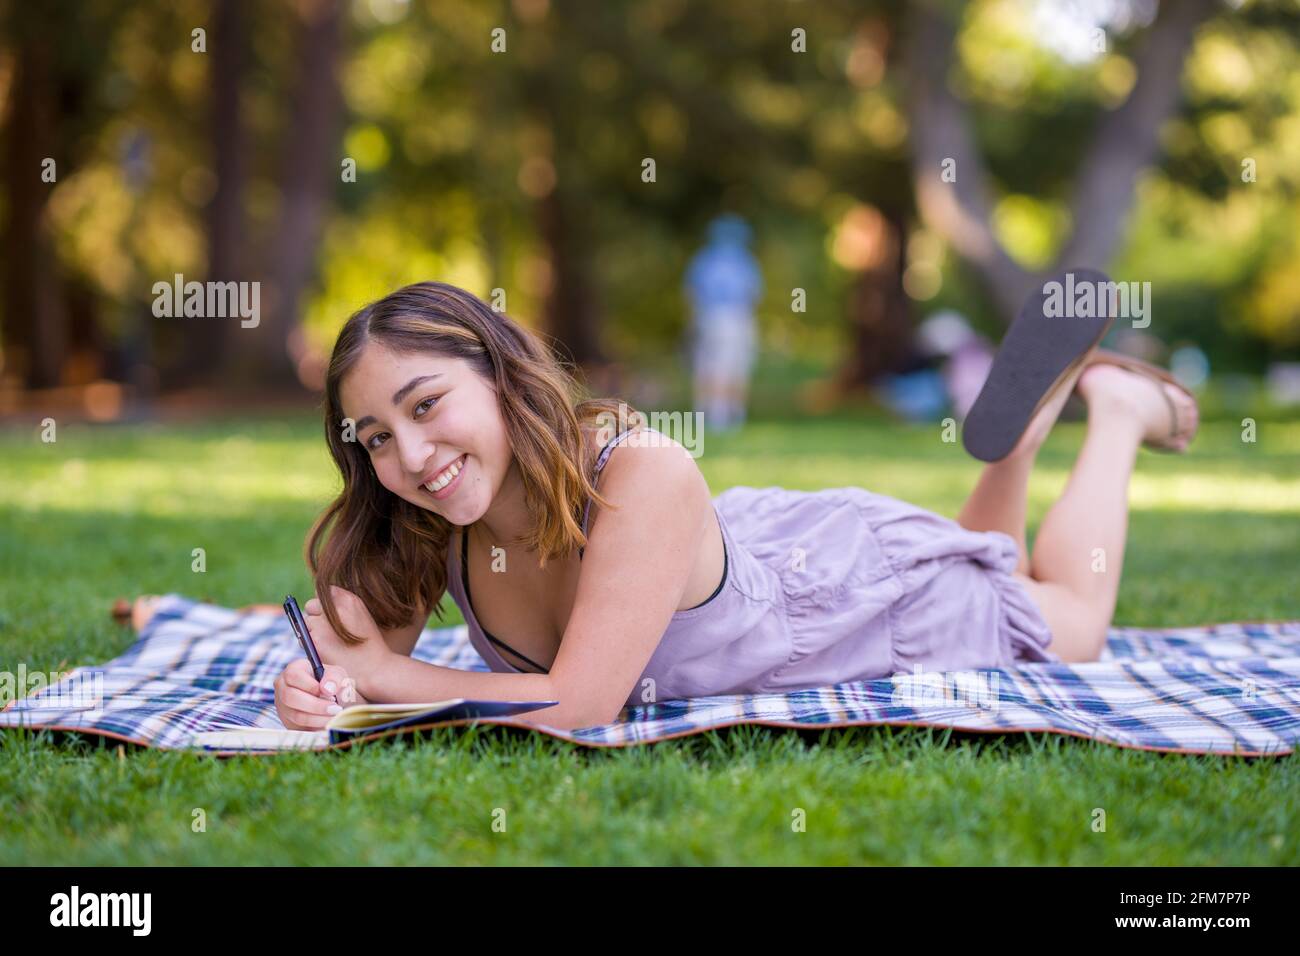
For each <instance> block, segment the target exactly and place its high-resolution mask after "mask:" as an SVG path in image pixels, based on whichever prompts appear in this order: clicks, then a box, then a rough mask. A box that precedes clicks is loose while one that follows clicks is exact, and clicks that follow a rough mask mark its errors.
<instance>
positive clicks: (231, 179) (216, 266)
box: [165, 0, 249, 387]
mask: <svg viewBox="0 0 1300 956" xmlns="http://www.w3.org/2000/svg"><path fill="white" fill-rule="evenodd" d="M247 29H248V27H247V22H246V21H245V19H244V11H243V7H242V4H241V2H240V0H216V2H215V4H214V13H213V23H212V35H211V37H210V38H209V41H208V54H207V55H208V56H209V57H211V61H210V65H211V74H210V78H211V92H212V140H211V142H212V155H213V157H214V166H215V169H214V172H215V174H216V178H217V188H216V191H215V192H214V193H213V195H212V200H211V202H210V203H209V205H208V209H207V220H208V274H207V276H206V279H207V280H208V281H210V282H241V281H246V280H247V279H248V278H249V277H248V276H247V275H246V274H245V272H244V261H243V259H244V257H243V254H242V251H241V250H242V249H243V248H244V245H245V243H246V242H247V234H246V225H245V216H244V186H245V183H246V180H247V172H246V159H245V155H244V152H245V135H244V124H243V121H242V118H241V116H240V104H239V86H240V81H241V79H242V77H243V73H244V64H245V60H246V56H247V43H248V37H247ZM193 278H194V279H196V280H197V279H199V278H200V277H198V276H194V277H193ZM185 279H186V281H187V282H188V281H190V279H191V277H190V276H186V277H185ZM177 305H178V307H179V303H178V304H177ZM170 321H174V322H176V323H183V324H181V326H180V327H181V328H182V329H183V330H184V336H185V337H184V345H183V347H182V350H181V351H182V354H181V359H180V362H179V363H178V364H177V365H176V366H175V367H173V368H172V369H170V370H169V371H168V374H167V376H166V377H165V384H166V385H167V386H168V387H184V386H190V385H206V384H215V383H216V382H217V380H218V378H219V377H220V375H221V372H222V366H223V365H224V363H225V361H226V356H227V354H228V352H229V347H230V339H231V337H232V336H233V335H234V334H235V332H236V330H239V331H246V330H243V329H241V328H240V325H239V322H240V320H239V318H238V317H237V316H235V317H227V318H220V317H217V316H203V317H200V318H193V317H191V318H185V317H177V318H174V319H172V320H170Z"/></svg>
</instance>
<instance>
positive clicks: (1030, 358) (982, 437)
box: [962, 269, 1115, 461]
mask: <svg viewBox="0 0 1300 956" xmlns="http://www.w3.org/2000/svg"><path fill="white" fill-rule="evenodd" d="M1108 281H1109V279H1108V278H1107V276H1106V275H1105V273H1102V272H1098V271H1097V270H1095V269H1069V270H1067V271H1064V272H1061V273H1059V274H1057V275H1056V276H1053V277H1052V278H1051V279H1049V280H1047V281H1045V282H1044V283H1043V285H1042V286H1041V287H1040V288H1038V289H1036V290H1035V291H1034V292H1033V294H1032V295H1030V296H1029V298H1028V299H1027V300H1026V301H1025V304H1024V305H1023V306H1021V308H1020V314H1019V315H1017V316H1016V320H1015V321H1014V322H1012V323H1011V327H1010V328H1008V329H1007V334H1006V335H1005V336H1003V339H1002V343H1001V345H999V346H998V351H997V353H996V354H995V355H994V357H993V365H992V367H991V368H990V369H989V375H988V379H987V380H986V381H985V382H984V387H983V388H982V389H981V390H980V393H979V396H978V397H977V398H976V399H975V403H974V404H973V405H972V406H971V409H970V412H969V413H968V414H967V416H966V421H965V423H964V424H963V426H962V444H963V445H964V446H965V448H966V450H967V451H968V452H970V454H971V455H973V456H974V457H975V458H978V459H979V460H980V461H999V460H1001V459H1003V458H1005V457H1006V456H1007V455H1009V454H1010V453H1011V450H1012V449H1013V448H1015V447H1016V442H1018V441H1019V440H1020V436H1022V435H1023V434H1024V433H1025V429H1026V428H1027V427H1028V426H1029V422H1030V421H1031V420H1032V419H1033V417H1034V414H1035V413H1036V412H1037V411H1038V409H1039V408H1040V407H1042V404H1043V402H1044V401H1045V400H1046V399H1047V397H1048V396H1049V395H1050V394H1051V392H1052V390H1053V389H1054V388H1055V387H1056V386H1057V384H1059V383H1060V381H1061V380H1062V379H1064V378H1066V377H1067V376H1068V374H1069V372H1070V371H1071V370H1072V369H1073V368H1074V367H1076V366H1077V365H1078V364H1080V363H1081V362H1082V360H1083V358H1084V357H1085V355H1086V354H1087V352H1088V350H1089V349H1091V348H1092V347H1093V346H1095V345H1096V344H1097V343H1098V342H1100V341H1101V339H1102V337H1103V336H1104V335H1105V334H1106V331H1107V330H1108V329H1109V328H1110V326H1111V323H1112V322H1114V321H1115V316H1114V315H1109V314H1103V315H1100V316H1095V315H1075V314H1071V313H1072V312H1074V311H1075V309H1074V302H1073V292H1072V290H1078V289H1080V288H1082V287H1083V285H1084V284H1085V283H1093V284H1094V289H1093V303H1094V308H1093V309H1091V310H1087V309H1085V310H1084V311H1093V312H1101V313H1106V312H1109V309H1108V307H1107V305H1108V304H1107V303H1105V302H1103V301H1101V296H1100V283H1103V282H1108ZM1052 282H1057V283H1059V284H1060V289H1061V293H1060V294H1061V303H1060V304H1061V305H1062V306H1063V307H1064V309H1065V311H1066V314H1064V315H1049V314H1048V310H1047V306H1048V303H1049V288H1050V287H1051V283H1052ZM1053 311H1057V310H1056V309H1055V308H1054V309H1053Z"/></svg>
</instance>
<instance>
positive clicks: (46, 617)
mask: <svg viewBox="0 0 1300 956" xmlns="http://www.w3.org/2000/svg"><path fill="white" fill-rule="evenodd" d="M1081 437H1082V426H1081V425H1078V424H1062V425H1061V426H1060V427H1059V428H1058V429H1057V431H1056V432H1055V433H1054V434H1053V436H1052V438H1051V439H1050V441H1049V444H1048V446H1047V448H1046V449H1045V450H1044V452H1043V455H1042V457H1041V459H1040V467H1039V469H1038V471H1037V473H1036V475H1035V479H1034V483H1033V486H1032V501H1031V507H1030V520H1031V524H1032V523H1035V522H1037V521H1038V520H1039V519H1040V518H1041V517H1042V515H1043V513H1044V512H1045V510H1046V509H1047V507H1048V506H1049V504H1050V503H1051V501H1052V499H1053V497H1054V495H1055V494H1056V493H1057V492H1058V491H1059V490H1060V488H1061V487H1062V486H1063V484H1064V481H1065V478H1066V474H1067V472H1068V468H1069V465H1070V462H1071V460H1072V455H1073V452H1074V451H1075V450H1076V449H1077V448H1078V445H1079V442H1080V440H1081ZM0 454H2V455H3V458H4V462H5V464H4V468H3V472H2V477H0V568H2V569H3V579H2V581H0V670H10V671H12V670H16V668H17V666H18V664H19V663H20V662H24V663H25V664H26V667H27V669H28V670H29V671H33V670H39V671H51V670H68V669H70V668H72V667H75V666H79V665H87V664H94V663H99V662H103V661H105V660H107V659H109V658H111V657H113V656H116V655H117V654H119V653H121V651H122V650H124V649H125V648H126V647H127V646H128V645H129V644H130V643H131V642H132V640H133V633H132V632H131V631H130V630H129V629H126V628H123V627H121V626H119V625H117V624H115V623H114V622H113V621H112V620H111V619H110V617H109V607H110V605H111V602H112V599H113V598H115V597H118V596H132V595H135V594H138V593H164V592H167V591H180V592H182V593H184V594H187V595H191V596H194V597H201V598H207V599H210V600H212V601H215V602H218V603H221V604H227V605H234V606H239V605H243V604H249V603H254V602H277V603H278V601H279V600H280V599H281V598H282V597H283V595H284V594H285V593H286V592H288V591H292V592H294V593H296V594H298V595H300V596H303V595H308V594H310V593H311V588H310V586H309V583H308V581H309V579H308V575H307V572H306V568H305V566H304V564H303V561H302V545H303V537H304V534H305V532H306V530H307V528H308V527H309V525H310V523H311V521H312V519H313V517H314V516H315V515H316V514H317V512H318V511H319V510H320V508H321V507H322V506H323V504H324V503H325V502H326V501H327V499H328V498H329V496H330V495H331V494H332V493H333V492H334V490H335V489H336V488H337V478H336V477H335V476H334V475H333V474H332V473H331V467H332V466H331V465H330V463H329V461H328V458H327V456H326V453H325V450H324V445H323V441H322V439H321V437H320V424H319V421H318V420H317V419H315V418H314V417H311V416H309V415H304V416H302V417H295V418H284V419H263V420H257V421H252V420H228V421H210V422H205V423H203V424H196V425H190V424H184V425H167V426H141V425H131V426H98V427H95V426H89V425H81V426H79V425H75V424H68V425H66V426H61V427H60V430H59V432H58V440H57V442H55V443H52V444H46V443H42V442H41V441H40V438H39V430H38V429H37V428H36V427H24V428H20V429H14V428H10V429H8V430H5V431H2V432H0ZM698 462H699V465H700V467H701V469H702V470H703V471H704V473H705V475H706V476H707V478H708V480H709V483H710V485H711V487H712V488H713V490H714V493H715V494H716V493H719V492H721V491H723V490H724V489H726V488H728V487H730V486H732V485H736V484H745V485H755V486H760V487H761V486H765V485H771V484H778V485H784V486H786V487H790V488H806V489H816V488H822V487H835V486H841V485H862V486H864V487H866V488H869V489H871V490H872V491H877V492H880V493H883V494H890V495H895V496H898V497H903V498H906V499H908V500H911V501H914V502H916V503H918V504H921V505H924V506H926V507H928V508H932V509H934V510H936V511H938V512H940V513H942V514H947V515H955V514H956V511H957V509H958V508H959V507H960V505H961V502H962V500H963V497H964V494H965V492H966V491H967V490H968V489H969V488H970V487H971V486H972V484H973V482H974V479H975V476H976V474H977V463H976V462H974V461H972V460H971V459H969V458H967V457H966V456H965V455H964V453H963V452H962V450H961V447H960V445H959V444H945V443H944V442H942V441H941V440H940V439H939V430H938V428H937V426H924V427H922V426H905V425H900V424H895V423H890V422H885V421H883V420H881V419H879V418H878V417H866V416H855V415H840V416H835V417H828V418H824V419H818V420H816V421H802V422H796V421H779V420H775V419H763V420H759V421H755V422H753V423H751V424H750V425H749V426H747V427H746V429H745V430H744V431H743V432H742V433H740V434H737V435H730V436H721V437H720V436H714V435H708V436H706V439H705V445H704V453H703V454H702V455H701V457H700V458H699V459H698ZM1298 465H1300V422H1297V421H1289V422H1276V423H1267V424H1263V425H1261V428H1260V435H1259V440H1258V441H1257V442H1254V443H1248V442H1242V441H1241V439H1240V428H1239V426H1238V425H1236V424H1235V423H1234V422H1232V421H1230V420H1224V421H1213V422H1207V423H1206V424H1205V425H1204V426H1203V430H1202V434H1201V436H1200V437H1199V438H1198V439H1197V442H1196V444H1195V445H1194V446H1193V451H1192V452H1191V453H1190V454H1189V455H1187V456H1182V457H1179V456H1167V455H1163V456H1162V455H1156V454H1150V453H1145V452H1144V453H1143V454H1142V455H1141V456H1140V459H1139V462H1138V470H1137V474H1136V476H1135V478H1134V482H1133V486H1132V501H1133V512H1132V517H1131V520H1130V543H1129V548H1128V553H1127V555H1126V557H1125V577H1124V584H1123V589H1122V591H1121V594H1120V600H1119V607H1118V610H1117V614H1116V620H1117V623H1121V624H1149V625H1181V624H1193V623H1202V622H1210V621H1226V620H1235V619H1255V620H1259V619H1282V618H1300V587H1297V569H1300V467H1297V466H1298ZM195 548H203V549H204V552H205V559H206V570H205V571H204V572H202V573H196V572H195V571H193V570H192V569H191V565H192V561H193V549H195ZM444 607H446V608H447V612H448V613H447V619H448V621H449V622H458V621H460V619H461V618H460V615H459V613H458V612H457V611H456V608H455V606H454V605H453V604H452V603H451V600H450V598H446V599H445V600H444ZM0 781H3V782H2V783H0V865H14V864H56V863H57V864H88V865H95V864H110V865H111V864H162V863H165V864H334V865H341V864H358V863H360V864H405V863H415V864H465V863H473V864H489V863H506V864H536V863H571V864H573V863H576V864H584V863H588V864H595V863H612V864H685V863H713V864H718V863H721V864H726V863H765V864H841V863H873V864H1039V863H1043V864H1068V865H1121V866H1122V865H1136V864H1142V865H1151V864H1154V865H1166V864H1181V865H1201V864H1231V865H1252V864H1272V865H1279V864H1282V865H1295V864H1296V863H1297V862H1300V826H1297V822H1298V821H1300V755H1294V754H1293V755H1291V756H1290V757H1285V758H1279V759H1258V760H1249V759H1244V758H1225V757H1188V756H1179V755H1161V754H1152V753H1143V752H1136V751H1127V750H1121V749H1118V748H1114V747H1110V746H1106V745H1101V744H1096V743H1093V742H1091V741H1085V740H1077V739H1073V738H1062V737H1056V736H1051V735H1011V736H1007V737H1001V736H989V737H981V736H976V735H952V734H949V733H947V732H943V731H934V730H927V729H917V728H901V729H898V728H888V727H885V728H872V727H868V728H851V729H846V730H838V731H825V732H822V731H819V732H811V731H809V732H804V731H780V730H773V729H766V728H753V727H741V728H732V729H728V730H722V731H716V732H710V733H706V734H702V735H699V736H695V737H690V738H685V739H681V740H673V741H668V742H665V743H660V744H656V745H653V746H649V747H637V748H631V749H628V750H617V751H615V750H609V751H605V750H588V749H585V748H580V747H576V746H572V745H568V744H564V743H562V742H559V741H556V740H553V739H551V738H546V737H542V736H541V735H527V734H522V733H516V732H512V731H509V730H502V729H500V728H497V729H493V728H478V729H471V730H447V731H442V732H439V733H437V734H434V735H433V736H431V737H429V738H427V739H421V740H415V741H410V742H407V743H401V744H398V745H396V746H388V745H378V746H368V747H358V748H353V749H350V750H347V751H344V752H341V753H336V754H329V755H312V754H286V755H282V756H278V757H274V758H233V759H229V760H217V759H214V758H210V757H202V756H196V755H186V754H175V753H160V752H157V751H147V750H140V751H136V752H128V751H119V750H118V749H117V748H116V747H111V746H110V747H104V748H101V747H98V746H94V745H91V744H84V745H80V746H78V745H75V744H69V743H64V744H61V745H54V744H52V743H50V742H49V740H48V738H47V735H42V734H37V733H23V732H13V731H5V732H3V733H0ZM1099 807H1100V808H1103V809H1104V810H1105V811H1106V819H1107V827H1106V831H1105V832H1104V833H1098V832H1094V831H1093V829H1092V825H1091V824H1092V820H1093V818H1094V810H1095V808H1099ZM196 808H202V809H203V811H204V814H205V815H206V821H207V824H206V829H205V830H204V831H202V832H195V831H194V829H193V828H192V825H191V824H192V821H193V819H194V811H195V809H196ZM799 810H802V811H804V812H805V813H806V820H807V823H806V829H805V830H804V831H803V832H796V831H795V829H794V828H792V825H791V823H792V820H793V819H794V818H795V815H796V814H797V813H798V811H799ZM503 812H504V819H505V821H506V827H505V831H504V832H500V827H499V826H498V827H496V828H494V826H493V823H494V820H497V819H501V818H502V813H503Z"/></svg>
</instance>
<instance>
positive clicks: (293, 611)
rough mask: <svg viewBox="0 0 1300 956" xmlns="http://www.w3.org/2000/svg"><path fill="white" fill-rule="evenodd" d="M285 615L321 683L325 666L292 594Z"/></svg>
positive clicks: (286, 599)
mask: <svg viewBox="0 0 1300 956" xmlns="http://www.w3.org/2000/svg"><path fill="white" fill-rule="evenodd" d="M284 613H285V614H286V615H288V617H289V624H290V625H291V626H292V627H293V633H294V634H296V635H297V636H298V644H299V645H300V646H301V647H302V652H303V653H304V654H306V655H307V660H309V661H310V662H311V673H312V676H313V677H315V678H316V680H317V681H318V682H319V681H320V679H321V678H322V677H324V676H325V665H324V664H322V663H321V660H320V654H318V653H317V652H316V645H315V644H314V643H313V642H312V639H311V632H310V631H308V630H307V619H306V618H304V617H303V616H302V608H300V607H298V601H297V600H296V599H295V598H294V596H293V595H292V594H286V595H285V596H284ZM330 696H331V697H333V698H334V703H336V704H337V703H338V702H339V699H338V696H337V695H335V694H331V695H330Z"/></svg>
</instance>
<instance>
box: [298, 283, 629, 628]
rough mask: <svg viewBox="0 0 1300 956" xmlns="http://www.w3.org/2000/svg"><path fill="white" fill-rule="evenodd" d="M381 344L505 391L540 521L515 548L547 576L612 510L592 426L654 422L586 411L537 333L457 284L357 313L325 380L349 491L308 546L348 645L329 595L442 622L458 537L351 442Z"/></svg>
mask: <svg viewBox="0 0 1300 956" xmlns="http://www.w3.org/2000/svg"><path fill="white" fill-rule="evenodd" d="M371 342H375V343H380V344H382V345H384V346H385V347H387V348H389V349H391V350H393V351H395V352H400V353H413V352H427V353H432V354H436V355H440V356H445V357H448V358H460V359H464V360H465V361H466V362H467V363H468V364H469V366H470V367H471V368H472V369H473V370H474V372H475V373H476V374H477V375H479V376H481V377H482V378H483V379H484V381H486V382H488V383H489V384H491V385H492V386H493V387H494V388H495V390H496V395H497V403H498V407H499V408H500V411H501V417H502V419H503V421H504V422H505V427H506V433H507V435H508V437H509V440H510V447H511V450H512V453H513V455H514V458H515V461H516V462H517V464H518V468H519V474H520V477H521V479H522V484H523V487H524V499H525V503H526V507H527V509H528V512H529V515H530V517H531V521H532V527H531V531H530V532H529V533H528V534H526V535H525V536H524V537H523V538H522V539H521V540H520V541H519V542H516V543H521V544H525V545H526V546H527V548H528V549H529V550H530V551H535V552H536V553H537V554H538V565H539V567H543V568H544V567H545V566H546V562H547V561H548V560H550V559H552V558H560V557H564V556H565V555H567V554H568V553H569V552H571V551H572V550H573V549H575V548H579V547H585V546H586V543H587V539H586V536H585V535H583V533H582V511H583V507H584V505H585V503H586V501H587V499H588V498H592V499H594V500H595V501H596V502H597V503H598V504H600V505H601V506H602V507H610V502H608V501H606V500H605V499H604V498H602V497H600V495H598V494H597V493H596V488H595V485H594V465H595V458H596V455H597V454H598V449H597V447H596V444H595V443H593V442H592V441H591V434H592V429H591V428H590V425H591V423H592V422H594V421H601V422H606V421H609V419H610V417H617V419H618V421H620V422H623V421H626V422H627V424H626V426H625V427H634V426H636V425H638V424H644V422H645V418H644V416H643V415H642V414H641V413H640V412H638V411H636V410H635V409H633V408H631V406H629V405H627V404H626V403H624V402H621V401H615V400H614V399H583V400H581V401H576V402H575V398H576V397H577V394H578V392H579V388H578V383H577V381H576V379H575V378H574V376H573V374H571V372H570V366H569V365H568V364H567V363H565V362H563V361H561V360H560V359H559V358H557V357H556V355H555V354H554V353H553V352H552V351H551V350H550V348H549V347H548V346H547V345H546V344H545V343H544V342H543V341H542V340H541V339H540V338H539V337H538V336H537V335H536V333H534V332H532V331H530V330H529V329H526V328H524V327H523V326H521V325H519V324H517V323H516V322H514V321H513V320H512V319H510V318H509V317H508V316H507V315H506V314H505V313H504V312H496V311H494V310H493V309H492V308H490V307H489V306H488V305H487V303H485V302H483V301H482V300H481V299H479V298H478V297H477V296H475V295H473V294H471V293H469V292H466V291H465V290H464V289H459V288H457V287H456V286H453V285H448V284H446V283H443V282H418V283H415V284H414V285H408V286H405V287H404V288H401V289H398V290H397V291H395V292H392V293H390V294H388V295H386V296H384V297H383V298H382V299H380V300H378V301H377V302H372V303H371V304H370V305H367V306H365V307H364V308H362V309H360V310H359V311H358V312H356V313H355V314H353V315H352V317H351V318H349V319H348V321H347V322H346V323H345V324H344V326H343V329H342V330H341V331H340V332H339V337H338V340H337V341H336V342H335V343H334V353H333V355H332V356H331V357H330V364H329V371H328V373H327V375H326V380H325V398H324V406H325V442H326V444H327V445H328V446H329V451H330V455H331V456H332V457H333V458H334V463H335V464H336V465H338V469H339V472H340V474H341V475H342V476H343V490H342V491H341V492H340V493H339V496H338V497H337V498H336V499H334V501H333V503H332V504H330V506H329V507H328V508H326V509H325V511H324V512H323V513H322V514H321V515H320V517H319V518H317V519H316V522H315V524H314V525H313V526H312V528H311V531H310V532H308V535H307V541H306V546H305V557H306V560H307V565H308V567H309V568H310V569H311V573H312V577H313V580H314V582H315V585H316V597H317V599H318V600H319V601H320V603H321V607H322V609H323V610H324V613H325V616H326V619H327V620H328V621H329V622H330V625H331V627H333V628H334V631H335V633H336V634H338V635H339V637H340V638H341V639H342V640H343V641H345V642H346V643H349V644H359V643H361V642H362V640H363V639H362V638H360V637H358V636H357V635H355V634H352V633H351V632H349V631H348V630H347V629H346V628H345V627H344V626H343V624H342V622H341V621H340V620H339V617H338V612H337V611H336V610H335V607H334V602H333V600H332V599H331V595H330V587H329V586H330V585H337V586H338V587H341V588H344V589H345V590H348V591H351V592H353V593H354V594H356V595H357V596H358V597H360V598H361V600H362V602H363V603H364V604H365V606H366V608H367V609H368V610H369V611H370V614H371V616H372V617H373V618H374V620H375V623H376V624H377V625H379V627H380V628H381V629H383V630H391V629H393V628H397V627H403V626H405V625H407V624H410V623H411V621H412V620H414V618H415V616H416V613H417V611H418V610H419V609H422V608H423V609H428V610H432V611H433V612H434V613H435V614H436V615H437V618H438V620H439V621H441V620H442V609H441V607H439V602H440V601H441V600H442V596H443V594H444V593H445V592H446V590H447V547H448V544H449V542H450V541H451V528H452V525H451V522H450V521H448V520H447V519H446V518H444V517H442V516H441V515H438V514H435V513H434V512H432V511H428V510H426V509H424V508H420V507H417V506H416V505H414V504H412V503H411V502H409V501H407V500H406V499H404V498H401V497H399V496H398V495H395V494H393V493H392V492H391V491H389V490H388V489H387V488H385V487H384V486H383V485H382V484H380V482H379V477H378V475H376V474H375V471H374V468H373V467H372V466H371V463H370V456H369V454H368V453H367V451H366V450H365V449H364V448H363V447H362V445H361V443H360V442H359V441H357V440H356V437H355V433H352V434H350V435H348V437H345V435H347V434H348V433H347V430H346V429H345V425H346V424H347V423H346V422H345V419H344V416H343V408H342V404H341V402H340V400H339V389H340V386H341V383H342V381H343V378H344V376H346V375H347V374H348V372H349V371H351V370H352V368H353V367H354V366H355V365H356V363H357V360H358V359H359V358H360V356H361V353H362V351H363V350H364V349H365V347H366V345H367V344H369V343H371ZM604 427H607V426H604V425H602V426H601V428H604ZM610 437H612V435H611V436H610Z"/></svg>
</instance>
